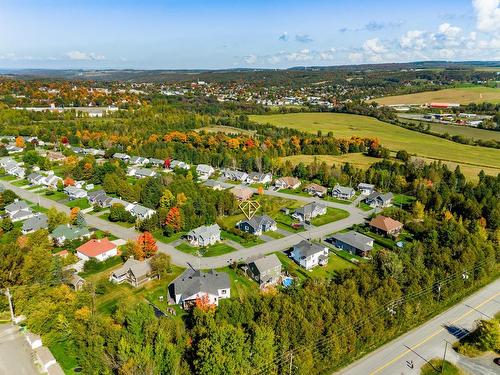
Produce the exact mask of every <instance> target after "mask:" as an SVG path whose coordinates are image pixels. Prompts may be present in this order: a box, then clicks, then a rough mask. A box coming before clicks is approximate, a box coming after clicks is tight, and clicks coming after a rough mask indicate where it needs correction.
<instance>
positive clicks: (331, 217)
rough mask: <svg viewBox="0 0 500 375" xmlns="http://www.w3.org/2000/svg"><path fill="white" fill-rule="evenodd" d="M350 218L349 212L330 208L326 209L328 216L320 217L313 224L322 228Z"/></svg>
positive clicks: (313, 220)
mask: <svg viewBox="0 0 500 375" xmlns="http://www.w3.org/2000/svg"><path fill="white" fill-rule="evenodd" d="M348 216H349V212H347V211H344V210H341V209H339V208H333V207H328V208H327V209H326V214H325V215H321V216H318V217H316V218H314V219H312V220H311V224H312V225H314V226H317V227H319V226H321V225H325V224H328V223H331V222H333V221H337V220H342V219H345V218H346V217H348Z"/></svg>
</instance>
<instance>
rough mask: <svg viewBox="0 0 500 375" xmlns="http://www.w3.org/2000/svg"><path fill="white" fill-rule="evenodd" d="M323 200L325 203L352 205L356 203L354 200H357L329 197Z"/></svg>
mask: <svg viewBox="0 0 500 375" xmlns="http://www.w3.org/2000/svg"><path fill="white" fill-rule="evenodd" d="M323 199H324V200H325V201H329V202H334V203H340V204H351V203H352V202H353V201H354V199H356V197H353V198H352V199H351V200H346V199H338V198H334V197H330V196H327V197H324V198H323Z"/></svg>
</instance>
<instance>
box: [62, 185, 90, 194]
mask: <svg viewBox="0 0 500 375" xmlns="http://www.w3.org/2000/svg"><path fill="white" fill-rule="evenodd" d="M64 191H65V192H66V194H68V195H82V194H83V195H87V191H86V190H83V189H80V188H77V187H75V186H71V185H70V186H66V187H65V188H64Z"/></svg>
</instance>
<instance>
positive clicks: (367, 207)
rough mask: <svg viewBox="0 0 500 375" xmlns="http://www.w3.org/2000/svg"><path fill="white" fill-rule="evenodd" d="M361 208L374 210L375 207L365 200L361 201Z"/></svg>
mask: <svg viewBox="0 0 500 375" xmlns="http://www.w3.org/2000/svg"><path fill="white" fill-rule="evenodd" d="M359 208H361V209H362V210H363V211H370V210H373V207H371V206H370V205H369V204H366V203H365V202H364V201H363V202H360V203H359Z"/></svg>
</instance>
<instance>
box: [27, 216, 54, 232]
mask: <svg viewBox="0 0 500 375" xmlns="http://www.w3.org/2000/svg"><path fill="white" fill-rule="evenodd" d="M48 227H49V219H48V217H47V215H45V214H37V215H36V216H33V217H32V218H29V219H28V220H26V221H25V222H24V223H23V228H22V231H23V234H28V233H32V232H36V231H37V230H40V229H47V228H48Z"/></svg>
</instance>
